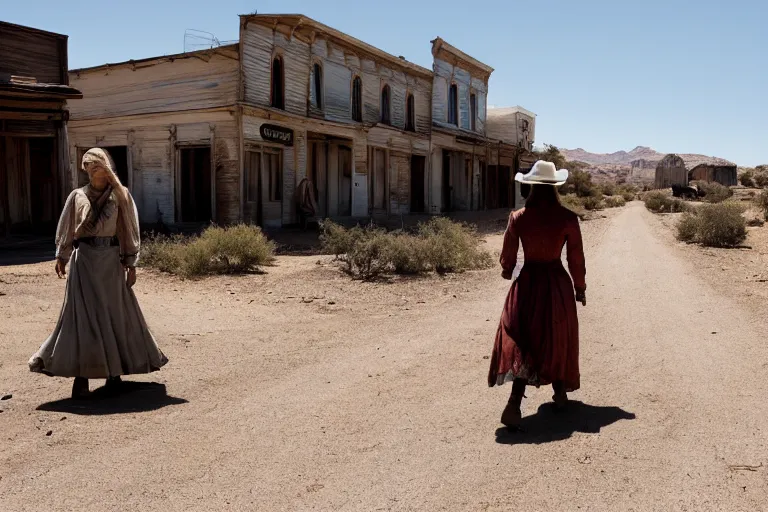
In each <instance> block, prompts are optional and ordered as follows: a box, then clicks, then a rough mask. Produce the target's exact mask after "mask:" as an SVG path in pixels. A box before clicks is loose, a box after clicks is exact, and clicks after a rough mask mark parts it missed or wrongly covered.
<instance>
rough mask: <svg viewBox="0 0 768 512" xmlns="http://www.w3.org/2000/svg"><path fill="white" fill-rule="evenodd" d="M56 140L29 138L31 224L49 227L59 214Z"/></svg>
mask: <svg viewBox="0 0 768 512" xmlns="http://www.w3.org/2000/svg"><path fill="white" fill-rule="evenodd" d="M55 149H56V141H55V140H54V139H53V138H33V139H29V173H30V174H29V176H30V183H31V184H32V186H31V187H30V190H29V193H30V211H31V214H32V225H33V226H35V227H36V228H38V227H39V228H47V227H50V226H51V225H52V224H54V223H55V222H56V221H57V220H58V215H59V195H60V194H59V180H58V179H57V176H56V174H57V172H56V168H57V165H56V158H55V154H56V153H55Z"/></svg>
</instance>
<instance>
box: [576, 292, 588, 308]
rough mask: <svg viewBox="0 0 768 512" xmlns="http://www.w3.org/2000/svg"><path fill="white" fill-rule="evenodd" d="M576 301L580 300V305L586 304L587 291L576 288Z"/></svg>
mask: <svg viewBox="0 0 768 512" xmlns="http://www.w3.org/2000/svg"><path fill="white" fill-rule="evenodd" d="M576 302H581V305H582V306H586V305H587V292H586V291H584V290H576Z"/></svg>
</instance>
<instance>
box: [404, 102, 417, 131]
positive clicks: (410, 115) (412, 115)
mask: <svg viewBox="0 0 768 512" xmlns="http://www.w3.org/2000/svg"><path fill="white" fill-rule="evenodd" d="M414 103H415V102H414V99H413V94H408V98H407V99H406V100H405V129H406V130H407V131H409V132H415V131H416V107H415V106H414Z"/></svg>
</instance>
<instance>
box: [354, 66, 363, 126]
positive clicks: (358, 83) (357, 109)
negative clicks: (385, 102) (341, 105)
mask: <svg viewBox="0 0 768 512" xmlns="http://www.w3.org/2000/svg"><path fill="white" fill-rule="evenodd" d="M352 120H354V121H357V122H358V123H361V122H362V121H363V81H362V80H360V77H359V76H356V77H355V79H354V80H352Z"/></svg>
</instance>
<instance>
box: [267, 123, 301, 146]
mask: <svg viewBox="0 0 768 512" xmlns="http://www.w3.org/2000/svg"><path fill="white" fill-rule="evenodd" d="M259 134H260V135H261V138H262V139H264V140H266V141H269V142H277V143H278V144H283V145H285V146H293V130H291V129H290V128H283V127H282V126H275V125H274V124H263V125H261V127H260V128H259Z"/></svg>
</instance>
